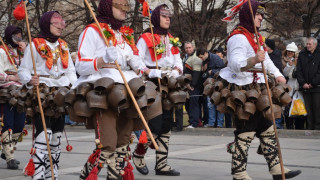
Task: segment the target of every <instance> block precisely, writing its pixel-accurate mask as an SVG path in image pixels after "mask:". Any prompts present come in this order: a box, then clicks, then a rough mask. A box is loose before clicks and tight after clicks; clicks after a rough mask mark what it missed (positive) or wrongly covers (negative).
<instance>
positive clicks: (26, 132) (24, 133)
mask: <svg viewBox="0 0 320 180" xmlns="http://www.w3.org/2000/svg"><path fill="white" fill-rule="evenodd" d="M22 132H23V135H24V136H28V134H29V132H28V130H27V129H26V128H23V131H22Z"/></svg>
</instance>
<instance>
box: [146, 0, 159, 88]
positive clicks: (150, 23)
mask: <svg viewBox="0 0 320 180" xmlns="http://www.w3.org/2000/svg"><path fill="white" fill-rule="evenodd" d="M147 3H148V2H147ZM148 14H149V25H150V30H151V34H152V44H153V52H154V59H155V60H156V69H159V66H158V57H157V52H156V43H155V39H154V33H153V27H152V22H151V13H150V6H149V4H148ZM158 84H159V91H160V93H162V90H161V81H160V78H158Z"/></svg>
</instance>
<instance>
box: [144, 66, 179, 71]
mask: <svg viewBox="0 0 320 180" xmlns="http://www.w3.org/2000/svg"><path fill="white" fill-rule="evenodd" d="M147 68H149V69H157V67H151V66H147ZM159 69H160V70H162V71H166V70H169V71H172V69H173V68H172V67H159Z"/></svg>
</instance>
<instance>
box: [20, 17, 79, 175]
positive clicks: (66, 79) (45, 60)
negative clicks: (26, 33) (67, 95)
mask: <svg viewBox="0 0 320 180" xmlns="http://www.w3.org/2000/svg"><path fill="white" fill-rule="evenodd" d="M65 25H66V24H65V21H64V20H63V18H62V16H61V15H60V14H59V12H58V11H50V12H46V13H44V14H43V15H42V16H41V18H40V20H39V26H40V33H39V34H38V36H37V37H36V38H34V39H33V41H32V44H30V45H29V46H32V50H33V54H34V59H35V63H36V68H37V75H38V76H34V75H33V73H34V72H33V63H32V58H31V51H30V47H28V48H27V49H26V50H25V56H24V58H23V61H22V63H21V66H20V67H19V70H18V75H19V78H20V80H21V82H22V83H23V84H24V85H25V86H26V87H27V88H29V89H31V88H33V86H36V85H39V84H40V86H41V87H43V89H41V88H40V90H41V93H42V94H43V95H44V96H46V95H47V94H52V93H53V91H54V90H56V89H58V88H64V87H69V86H70V84H73V83H74V82H75V81H76V80H77V76H76V73H75V68H74V65H73V62H72V59H71V56H70V53H69V49H68V45H67V43H66V42H65V41H64V40H62V39H60V36H61V33H62V31H63V29H64V28H65ZM41 93H40V94H41ZM43 108H44V111H45V120H46V126H47V127H46V128H47V133H48V138H49V139H48V140H49V142H50V149H51V153H52V161H53V166H54V176H55V178H56V179H57V178H58V167H59V165H58V162H59V158H60V153H61V133H62V131H63V130H64V119H63V116H62V115H61V116H58V117H56V116H54V115H55V114H58V111H57V110H55V109H52V108H53V107H50V105H49V106H48V107H47V108H46V109H45V107H44V104H43ZM33 109H34V108H33ZM34 110H35V109H34ZM46 110H47V111H46ZM33 119H34V125H35V129H36V132H35V135H34V136H35V142H34V148H35V153H34V154H33V155H32V159H33V162H34V164H35V173H34V175H33V177H32V178H33V179H51V178H52V177H51V169H50V162H49V156H48V149H47V144H46V139H45V134H44V130H43V125H42V121H41V117H40V113H36V114H35V115H34V117H33Z"/></svg>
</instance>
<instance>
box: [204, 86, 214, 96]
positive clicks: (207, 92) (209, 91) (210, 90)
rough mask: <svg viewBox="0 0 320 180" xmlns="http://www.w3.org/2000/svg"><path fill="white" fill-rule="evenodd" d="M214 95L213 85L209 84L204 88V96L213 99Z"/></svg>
mask: <svg viewBox="0 0 320 180" xmlns="http://www.w3.org/2000/svg"><path fill="white" fill-rule="evenodd" d="M212 93H213V84H207V85H206V86H205V87H204V90H203V93H202V94H203V95H204V96H209V97H211V95H212Z"/></svg>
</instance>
